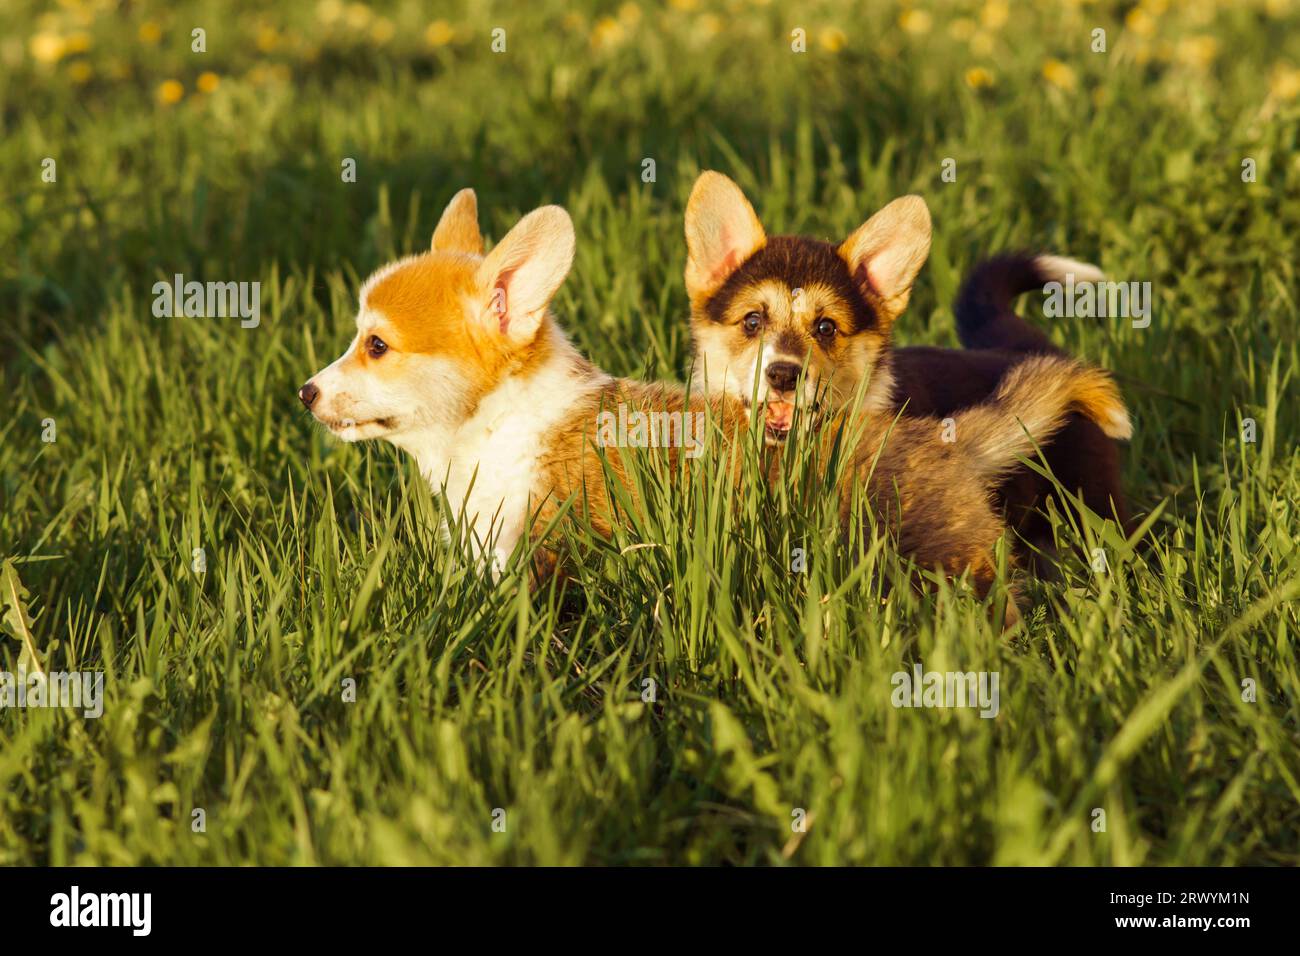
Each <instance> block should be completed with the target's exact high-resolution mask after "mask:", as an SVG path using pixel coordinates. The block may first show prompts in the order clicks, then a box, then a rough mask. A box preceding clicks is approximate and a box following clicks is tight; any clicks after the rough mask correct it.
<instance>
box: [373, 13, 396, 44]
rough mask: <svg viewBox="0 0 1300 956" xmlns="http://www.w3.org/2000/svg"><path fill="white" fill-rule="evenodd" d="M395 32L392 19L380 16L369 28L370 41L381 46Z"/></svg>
mask: <svg viewBox="0 0 1300 956" xmlns="http://www.w3.org/2000/svg"><path fill="white" fill-rule="evenodd" d="M396 33H397V28H396V27H394V26H393V21H392V20H390V19H388V17H380V18H379V19H378V20H376V21H375V25H374V26H373V27H371V28H370V42H371V43H373V44H375V45H376V46H383V45H384V44H385V43H387V42H388V41H389V40H391V39H392V38H393V36H394V35H395V34H396Z"/></svg>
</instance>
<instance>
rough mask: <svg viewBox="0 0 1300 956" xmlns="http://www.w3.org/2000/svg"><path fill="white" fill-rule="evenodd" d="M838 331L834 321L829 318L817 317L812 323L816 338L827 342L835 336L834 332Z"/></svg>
mask: <svg viewBox="0 0 1300 956" xmlns="http://www.w3.org/2000/svg"><path fill="white" fill-rule="evenodd" d="M837 331H839V330H838V329H836V328H835V323H834V322H832V321H831V320H830V319H818V320H817V321H816V322H814V323H813V335H815V336H817V338H819V339H822V340H824V341H827V342H829V341H830V340H831V339H833V338H835V333H836V332H837Z"/></svg>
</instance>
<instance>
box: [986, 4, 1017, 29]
mask: <svg viewBox="0 0 1300 956" xmlns="http://www.w3.org/2000/svg"><path fill="white" fill-rule="evenodd" d="M1010 16H1011V8H1010V7H1009V6H1008V5H1007V2H1006V0H989V2H988V3H986V4H984V9H983V10H981V11H980V23H982V24H984V27H985V29H987V30H999V29H1001V28H1002V27H1003V26H1005V25H1006V22H1007V18H1008V17H1010Z"/></svg>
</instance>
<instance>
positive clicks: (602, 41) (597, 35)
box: [591, 17, 626, 50]
mask: <svg viewBox="0 0 1300 956" xmlns="http://www.w3.org/2000/svg"><path fill="white" fill-rule="evenodd" d="M624 36H626V31H625V30H624V29H623V24H621V23H619V22H618V21H617V20H615V19H614V18H613V17H601V18H600V19H599V20H597V21H596V22H595V24H594V25H593V26H592V28H591V46H592V48H593V49H596V50H608V49H612V48H613V47H616V46H618V45H619V44H620V43H622V42H623V38H624Z"/></svg>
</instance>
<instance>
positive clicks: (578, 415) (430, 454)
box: [298, 190, 1124, 591]
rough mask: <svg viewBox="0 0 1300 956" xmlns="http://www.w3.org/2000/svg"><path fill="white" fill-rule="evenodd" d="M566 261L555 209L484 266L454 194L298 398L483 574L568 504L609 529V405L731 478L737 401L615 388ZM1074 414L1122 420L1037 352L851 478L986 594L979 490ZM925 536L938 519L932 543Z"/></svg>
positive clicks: (680, 454)
mask: <svg viewBox="0 0 1300 956" xmlns="http://www.w3.org/2000/svg"><path fill="white" fill-rule="evenodd" d="M573 252H574V234H573V225H572V222H571V221H570V220H569V217H568V214H567V213H565V212H564V210H562V209H560V208H559V207H556V206H546V207H543V208H541V209H538V210H535V211H533V212H531V213H529V214H528V215H526V216H524V217H523V219H521V220H520V221H519V223H518V224H517V225H516V226H515V227H514V228H513V229H511V230H510V231H509V232H508V233H507V234H506V236H505V237H504V238H503V239H502V240H501V242H500V243H498V244H497V246H496V247H495V248H493V249H492V251H491V252H490V253H488V254H487V255H486V256H485V255H484V254H483V241H482V237H481V236H480V234H479V231H478V217H477V203H476V200H475V197H474V193H473V192H472V191H470V190H462V191H461V192H460V193H458V194H457V195H456V196H455V197H454V198H453V199H452V201H451V203H450V204H449V205H448V207H447V209H446V211H445V212H444V213H443V215H442V218H441V220H440V221H439V223H438V227H437V229H436V230H435V232H434V235H433V242H432V245H431V248H430V250H429V251H428V252H426V253H423V254H422V255H417V256H409V257H407V258H405V259H401V260H399V261H398V262H395V263H392V264H390V265H387V266H384V267H383V268H381V269H379V270H378V271H377V272H375V273H374V275H372V276H371V277H370V278H369V279H367V280H366V282H365V283H364V284H363V285H362V288H361V293H360V302H359V309H358V312H357V317H356V334H355V336H354V337H353V339H352V342H351V344H350V345H349V346H348V348H347V349H346V350H345V351H344V353H343V354H342V355H341V356H340V357H339V358H338V359H337V360H336V361H335V362H333V363H332V364H330V365H329V366H327V367H326V368H324V369H322V370H321V371H319V372H317V373H316V374H315V375H314V376H312V378H311V379H310V380H309V381H308V382H307V383H306V384H304V385H303V386H302V387H301V388H300V389H299V391H298V395H299V398H300V400H301V401H302V403H303V404H304V405H305V406H306V407H307V408H308V409H309V410H310V411H311V413H312V414H313V415H314V416H315V418H316V420H317V421H319V422H320V423H321V424H322V425H324V426H325V427H326V428H328V429H329V430H330V431H331V432H333V433H334V434H335V435H337V436H338V437H339V438H341V439H343V440H344V441H360V440H366V439H383V440H385V441H388V442H391V443H392V444H393V445H396V446H397V447H398V448H401V449H403V450H404V451H406V452H407V453H408V454H410V455H412V456H413V457H414V458H415V460H416V462H417V464H418V466H419V469H420V471H421V473H422V475H423V476H424V477H425V478H426V480H428V481H429V483H430V485H431V486H432V488H433V490H434V491H435V492H436V493H439V494H441V495H443V496H445V498H446V499H447V502H448V504H449V505H450V507H451V509H452V510H453V512H455V511H457V510H459V513H460V515H461V518H462V520H458V521H457V523H456V525H457V527H458V528H460V529H462V530H461V533H462V534H463V535H464V538H465V540H464V542H463V543H464V544H466V545H468V546H469V548H470V550H471V552H472V553H473V554H474V555H475V557H476V558H477V559H478V560H481V561H483V562H484V563H486V564H488V565H490V566H491V567H492V568H493V569H494V570H500V569H501V568H502V567H504V565H505V563H506V560H507V559H508V558H509V556H510V554H511V552H512V551H513V550H514V549H515V547H516V546H517V545H518V544H519V543H520V541H521V540H522V539H524V537H525V535H527V534H529V533H530V532H532V531H534V530H535V529H537V528H545V527H548V526H549V525H550V524H551V523H552V521H553V519H555V518H557V517H558V516H559V514H560V510H561V509H562V508H564V507H565V506H566V505H567V504H568V503H570V502H572V503H573V504H574V507H575V508H576V509H577V510H578V511H579V513H580V514H581V515H582V516H583V517H585V518H586V519H587V521H588V522H589V523H590V524H591V526H592V527H593V528H594V529H595V530H596V531H597V532H598V533H600V534H604V535H608V534H609V533H610V531H611V528H612V525H611V522H612V521H613V520H615V519H614V517H613V516H614V514H615V513H616V509H615V507H614V504H613V502H612V501H611V500H610V486H609V483H608V481H607V476H608V477H609V478H612V481H613V482H614V484H615V485H621V486H622V489H623V490H625V491H627V492H628V493H629V494H630V495H631V499H632V501H633V506H634V507H635V505H636V498H635V494H634V493H633V491H634V489H633V484H634V483H633V482H632V481H630V480H629V478H628V465H629V463H630V461H629V459H628V458H627V457H626V456H628V455H632V454H635V453H636V452H635V451H634V450H632V449H633V448H635V447H639V446H638V443H637V442H632V443H630V445H631V447H628V446H629V443H627V442H620V441H618V440H614V441H608V440H606V439H605V436H603V435H602V434H601V429H602V421H604V422H605V424H608V421H609V420H608V419H605V418H604V416H605V415H607V414H613V412H614V410H615V409H618V410H620V411H619V413H618V417H619V421H620V422H621V421H626V420H627V419H628V418H630V417H631V415H633V414H642V415H648V416H650V417H651V418H653V417H654V416H662V415H669V416H671V415H683V414H701V415H702V414H704V411H706V410H707V412H708V415H709V417H710V419H711V421H712V423H713V424H714V425H715V426H716V429H715V431H714V432H712V433H710V434H711V435H716V437H717V439H718V440H719V441H720V442H721V443H722V446H723V447H722V454H721V455H715V456H714V461H719V460H720V461H721V467H723V468H728V469H731V470H732V472H733V476H734V478H735V480H736V481H739V480H740V477H741V469H739V468H738V467H737V465H738V456H737V455H736V453H735V452H736V449H738V448H739V447H740V445H739V440H740V439H741V438H743V437H745V436H746V435H747V432H748V416H747V414H746V412H745V409H744V405H743V403H742V402H740V401H739V400H737V399H734V398H732V397H730V396H728V395H726V394H720V395H717V396H715V397H714V398H712V399H711V400H710V401H709V402H708V404H707V406H706V404H705V402H704V401H702V400H701V399H699V398H698V397H694V398H692V397H691V396H690V395H689V394H688V393H687V391H686V390H684V389H682V388H680V387H676V386H672V385H665V384H646V383H642V382H636V381H632V380H628V379H617V378H614V377H612V376H610V375H608V374H606V373H605V372H603V371H601V370H600V369H599V368H597V367H596V366H594V365H593V364H592V363H590V362H588V361H587V360H586V359H584V358H583V357H582V356H581V355H580V354H579V353H578V352H577V350H576V349H575V348H574V347H573V345H572V344H571V343H570V342H569V340H568V338H567V337H566V336H565V334H564V332H563V331H562V330H561V329H560V327H559V325H558V324H557V323H556V321H555V319H554V317H553V316H552V315H551V313H550V310H549V305H550V301H551V298H552V297H553V296H554V295H555V292H556V290H557V289H558V288H559V286H560V284H561V283H562V282H563V281H564V278H565V276H566V275H567V273H568V271H569V268H570V266H571V264H572V261H573ZM1072 411H1080V412H1083V413H1084V414H1088V415H1091V416H1093V417H1095V418H1097V419H1099V420H1106V421H1115V420H1117V419H1118V418H1119V417H1121V416H1122V415H1123V414H1124V412H1123V405H1122V404H1121V403H1120V401H1119V397H1118V394H1117V393H1116V392H1115V391H1114V388H1113V386H1112V385H1111V384H1110V382H1109V380H1108V379H1106V377H1105V376H1104V374H1102V373H1100V372H1096V371H1095V370H1093V371H1090V370H1085V369H1082V368H1080V367H1079V366H1078V365H1077V363H1074V362H1072V361H1070V360H1069V359H1066V358H1064V357H1058V356H1043V357H1041V358H1039V359H1037V360H1035V361H1033V362H1028V363H1025V364H1023V365H1022V366H1018V367H1017V368H1016V369H1014V370H1013V371H1012V373H1011V374H1009V375H1008V376H1007V377H1006V378H1005V379H1004V381H1003V382H1002V383H1001V384H1000V385H999V387H998V389H997V390H996V391H995V392H994V394H993V396H992V397H991V399H990V401H988V402H985V403H982V404H980V405H978V406H975V407H973V408H970V409H967V410H965V411H963V412H961V413H959V415H958V416H957V417H956V418H955V420H954V421H955V429H956V431H955V438H954V441H952V442H951V443H945V442H943V440H942V439H941V437H940V436H941V428H942V424H943V423H941V422H940V421H939V420H938V419H927V418H922V417H914V418H912V419H910V420H908V421H907V422H905V423H902V425H901V427H897V434H896V435H895V434H891V431H892V430H893V426H892V425H891V423H890V422H888V421H885V419H884V417H883V416H878V417H877V420H876V421H874V422H873V423H871V426H870V428H869V429H868V435H867V438H866V439H865V440H864V441H863V442H861V443H860V444H859V445H857V446H856V448H857V451H856V457H855V458H854V460H853V462H852V465H851V467H853V468H854V469H855V470H856V471H857V474H858V478H859V481H858V482H857V484H858V485H859V486H861V487H865V488H867V489H868V495H869V498H870V499H871V504H872V507H874V508H875V509H876V512H877V516H878V517H879V518H881V519H882V520H883V521H884V522H885V523H886V524H887V525H888V526H889V527H891V528H893V529H895V530H896V531H897V532H898V534H899V540H900V542H901V543H902V546H903V548H904V550H905V551H906V552H907V553H908V554H909V555H911V556H912V557H914V558H915V559H916V560H917V561H918V563H920V564H922V565H924V566H926V567H934V568H938V569H940V570H942V571H945V572H947V573H950V574H953V575H957V574H961V573H963V572H964V571H966V570H968V569H969V570H973V571H974V572H975V577H976V583H977V586H979V587H980V588H981V590H982V591H986V590H987V586H988V584H989V583H991V581H992V575H993V564H992V553H993V552H992V549H993V545H994V544H995V542H996V540H997V538H998V536H999V535H1000V534H1001V533H1002V530H1003V528H1002V524H1001V521H1000V520H999V518H998V517H997V515H996V514H995V513H994V512H993V511H992V509H991V508H990V506H989V502H988V487H989V482H990V481H991V480H992V479H993V478H994V477H995V476H997V475H1000V474H1001V473H1003V472H1004V471H1005V470H1006V469H1008V468H1009V467H1011V466H1012V465H1013V464H1014V463H1015V461H1016V456H1017V455H1019V454H1024V453H1027V452H1028V451H1029V450H1030V449H1032V447H1033V444H1034V442H1036V441H1045V440H1046V439H1047V438H1049V437H1050V436H1051V435H1052V434H1053V433H1054V432H1055V431H1056V430H1057V429H1058V428H1059V427H1061V425H1062V424H1063V423H1064V422H1065V420H1066V418H1067V416H1068V415H1069V414H1070V413H1071V412H1072ZM827 434H828V435H829V430H828V432H827ZM696 437H697V438H698V437H700V436H696ZM828 440H829V438H828ZM656 446H657V447H661V448H664V451H665V452H666V454H667V456H668V462H669V465H670V466H678V465H680V466H681V472H685V471H687V470H688V468H689V465H690V462H691V460H692V459H693V458H694V457H695V452H696V451H697V450H698V449H697V448H695V447H694V446H693V445H692V443H690V442H678V443H673V442H671V441H670V442H667V443H656ZM670 473H671V474H678V473H680V472H679V471H677V470H673V471H672V472H670ZM848 484H849V485H852V484H853V483H852V482H850V483H848ZM851 504H852V500H851V496H849V497H847V498H846V499H845V500H844V501H843V502H842V505H841V508H842V514H843V517H844V518H845V519H847V517H848V514H849V508H850V506H851ZM981 509H982V510H981ZM927 514H933V515H941V516H942V520H941V521H936V520H932V519H927V518H926V517H925V516H926V515H927ZM932 524H942V526H943V527H942V535H941V534H939V533H936V532H935V531H934V530H933V528H931V527H930V525H932ZM539 551H540V553H541V561H540V562H539V569H540V570H549V569H551V568H553V567H554V564H555V559H556V555H555V554H554V552H553V550H552V549H551V548H550V547H549V546H548V545H547V543H545V542H542V543H541V546H540V548H539Z"/></svg>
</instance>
